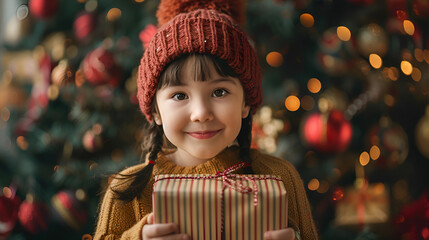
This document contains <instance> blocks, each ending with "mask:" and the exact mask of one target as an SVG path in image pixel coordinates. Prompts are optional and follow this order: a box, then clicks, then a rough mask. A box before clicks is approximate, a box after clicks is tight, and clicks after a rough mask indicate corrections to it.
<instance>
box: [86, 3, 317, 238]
mask: <svg viewBox="0 0 429 240" xmlns="http://www.w3.org/2000/svg"><path fill="white" fill-rule="evenodd" d="M237 7H238V8H242V7H243V5H242V4H239V3H234V4H233V2H232V1H227V0H225V1H221V0H216V1H192V0H187V1H177V2H176V1H174V0H169V1H167V0H162V1H161V3H160V6H159V10H158V12H157V17H158V21H159V24H160V25H162V26H161V27H160V28H159V30H158V32H157V33H156V34H155V36H154V37H153V39H152V41H151V43H150V46H149V48H148V49H146V51H145V53H144V55H143V57H142V60H141V63H140V68H139V77H138V83H137V84H138V98H139V104H140V108H141V111H142V112H143V114H145V116H146V118H147V120H148V123H149V125H148V127H147V134H146V135H145V139H144V142H143V147H144V153H146V154H147V155H146V161H145V163H143V164H140V165H136V166H134V167H130V168H128V169H125V170H124V171H122V172H121V173H119V174H118V175H117V176H116V178H115V179H114V180H113V181H112V182H111V184H110V187H109V188H108V189H107V192H106V194H105V196H104V199H103V202H102V204H101V208H100V213H99V218H98V223H97V228H96V232H95V236H94V239H144V240H147V239H188V236H186V235H184V234H181V233H179V232H178V226H177V225H176V224H175V223H168V224H154V223H153V214H152V213H151V212H152V198H151V196H152V185H153V183H154V176H155V175H158V174H216V173H217V172H219V171H224V170H225V169H226V168H228V167H230V166H232V165H233V164H236V163H239V162H242V161H244V162H247V163H249V165H250V166H248V167H246V168H244V169H240V170H238V171H237V173H242V174H253V173H254V174H272V175H278V176H280V177H281V178H282V181H283V182H284V185H285V188H286V191H287V194H288V224H289V227H288V228H286V229H281V230H275V231H268V232H266V233H265V235H264V239H317V232H316V229H315V226H314V223H313V220H312V216H311V210H310V206H309V203H308V200H307V197H306V194H305V190H304V187H303V183H302V181H301V179H300V177H299V174H298V173H297V171H296V170H295V169H294V167H293V166H292V165H291V164H290V163H289V162H287V161H285V160H282V159H278V158H275V157H273V156H269V155H266V154H263V153H261V152H259V151H257V150H251V149H250V141H251V124H252V114H253V113H254V112H255V111H256V109H257V108H258V106H259V105H260V104H261V102H262V94H261V92H262V91H261V76H260V66H259V63H258V61H257V56H256V54H255V52H254V50H253V49H252V47H251V45H250V44H249V41H248V39H247V36H246V34H245V33H244V32H243V31H242V30H240V29H239V28H238V26H237V24H236V21H239V20H240V18H239V17H240V16H239V14H240V13H241V12H240V10H239V9H237ZM229 15H234V16H235V17H236V19H235V20H234V19H233V18H231V17H230V16H229Z"/></svg>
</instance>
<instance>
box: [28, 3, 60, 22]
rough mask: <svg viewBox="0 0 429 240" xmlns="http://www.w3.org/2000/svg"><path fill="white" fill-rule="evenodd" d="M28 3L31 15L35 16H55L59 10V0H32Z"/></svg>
mask: <svg viewBox="0 0 429 240" xmlns="http://www.w3.org/2000/svg"><path fill="white" fill-rule="evenodd" d="M28 5H29V8H30V13H31V15H33V16H34V17H35V18H41V19H46V18H50V17H53V16H54V15H55V14H56V13H57V10H58V0H30V2H29V3H28Z"/></svg>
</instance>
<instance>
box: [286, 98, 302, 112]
mask: <svg viewBox="0 0 429 240" xmlns="http://www.w3.org/2000/svg"><path fill="white" fill-rule="evenodd" d="M285 106H286V109H287V110H289V111H291V112H295V111H297V110H298V109H299V107H300V101H299V98H298V97H296V96H293V95H291V96H289V97H287V98H286V100H285Z"/></svg>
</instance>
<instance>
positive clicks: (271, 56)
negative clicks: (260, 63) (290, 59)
mask: <svg viewBox="0 0 429 240" xmlns="http://www.w3.org/2000/svg"><path fill="white" fill-rule="evenodd" d="M266 60H267V63H268V65H270V66H271V67H280V66H281V65H282V64H283V56H282V55H281V54H280V53H279V52H270V53H268V54H267V57H266Z"/></svg>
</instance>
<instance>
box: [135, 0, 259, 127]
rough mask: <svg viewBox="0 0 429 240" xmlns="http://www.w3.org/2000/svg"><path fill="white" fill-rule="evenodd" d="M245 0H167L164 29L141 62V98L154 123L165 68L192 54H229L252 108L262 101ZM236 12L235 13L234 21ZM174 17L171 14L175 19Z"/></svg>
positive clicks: (162, 15) (162, 12)
mask: <svg viewBox="0 0 429 240" xmlns="http://www.w3.org/2000/svg"><path fill="white" fill-rule="evenodd" d="M239 8H242V9H244V4H243V3H241V1H228V0H224V1H222V0H214V1H209V0H204V1H198V0H185V1H180V0H161V3H160V6H159V8H158V12H157V17H158V22H159V24H160V28H159V29H158V31H157V32H156V34H155V35H154V36H153V38H152V40H151V42H150V44H149V47H148V48H147V49H146V51H145V52H144V54H143V57H142V59H141V61H140V66H139V71H138V77H137V97H138V100H139V104H140V109H141V111H142V113H143V114H144V115H145V116H146V119H147V120H148V121H149V122H152V115H151V111H152V102H153V98H154V96H155V92H156V89H157V85H158V80H159V77H160V75H161V73H162V72H163V70H164V68H165V67H166V66H167V65H168V64H169V63H170V62H171V61H173V60H175V59H176V58H178V57H180V56H182V55H184V54H190V53H206V54H212V55H216V56H218V57H219V58H221V59H223V60H224V61H225V62H226V63H227V64H228V65H229V66H230V67H231V68H232V69H233V70H234V71H235V72H236V73H237V74H238V76H239V79H240V81H241V84H242V86H243V89H244V93H245V96H246V104H248V105H249V106H250V107H251V109H252V113H255V111H256V109H257V108H258V107H259V105H260V104H261V102H262V89H261V69H260V65H259V62H258V58H257V55H256V53H255V51H254V50H253V48H252V46H251V45H250V43H249V40H248V38H247V35H246V34H245V33H244V32H243V31H242V30H241V29H240V28H239V26H238V24H237V21H243V19H244V17H243V16H244V14H241V13H242V11H240V10H239ZM229 14H231V16H234V17H235V19H236V20H234V19H233V18H232V17H231V16H230V15H229ZM170 18H171V19H170Z"/></svg>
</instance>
